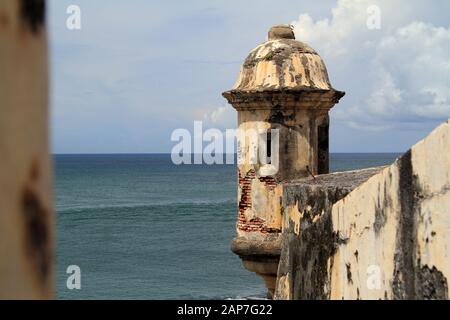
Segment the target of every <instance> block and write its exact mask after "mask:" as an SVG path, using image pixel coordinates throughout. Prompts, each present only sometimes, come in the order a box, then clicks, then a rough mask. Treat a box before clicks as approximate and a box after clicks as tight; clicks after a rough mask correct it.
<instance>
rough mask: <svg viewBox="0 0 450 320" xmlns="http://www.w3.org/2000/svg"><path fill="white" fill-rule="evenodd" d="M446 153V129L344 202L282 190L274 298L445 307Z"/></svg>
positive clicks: (449, 201)
mask: <svg viewBox="0 0 450 320" xmlns="http://www.w3.org/2000/svg"><path fill="white" fill-rule="evenodd" d="M449 149H450V122H449V121H447V122H446V123H445V124H443V125H441V126H439V127H438V128H437V129H436V130H434V131H433V132H432V133H431V134H430V135H429V136H428V137H427V138H425V139H424V140H422V141H421V142H419V143H418V144H416V145H415V146H414V147H412V149H411V150H410V151H409V152H407V153H406V154H405V155H403V156H402V157H401V158H399V159H398V160H397V161H396V162H395V163H394V164H393V165H392V166H390V167H387V168H385V169H383V170H382V171H381V172H380V173H378V174H375V175H373V176H372V177H371V178H369V179H368V180H367V181H366V182H364V183H362V184H361V185H360V186H358V187H357V188H356V189H355V190H353V191H352V192H350V193H349V194H348V195H346V196H345V195H344V194H342V193H339V192H337V190H335V189H333V187H332V188H331V190H330V186H329V185H326V183H325V184H324V186H323V187H317V183H312V187H311V188H312V189H310V187H309V186H308V185H307V184H306V183H302V187H297V188H298V189H295V188H294V186H295V184H293V186H292V187H291V190H290V192H289V189H288V187H287V186H286V187H285V188H286V189H285V193H286V196H285V199H284V202H286V205H287V209H285V210H286V211H287V213H286V215H285V217H284V219H283V235H282V237H283V241H284V242H283V245H282V254H281V261H280V266H279V273H278V281H277V289H276V295H275V297H276V298H278V299H448V279H449V276H450V251H449V247H450V232H449V230H450V212H449V210H450V152H449ZM341 196H343V198H342V199H341V200H339V198H340V197H341ZM335 200H339V201H337V202H336V203H335V204H334V205H332V202H333V201H335ZM292 203H295V204H296V206H293V207H292V206H289V204H292ZM330 205H332V206H331V208H330ZM296 208H298V209H299V210H297V209H296ZM305 208H306V209H307V210H306V212H305V211H304V210H305ZM308 209H309V210H308Z"/></svg>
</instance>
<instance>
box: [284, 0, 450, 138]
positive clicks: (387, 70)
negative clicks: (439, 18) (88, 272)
mask: <svg viewBox="0 0 450 320" xmlns="http://www.w3.org/2000/svg"><path fill="white" fill-rule="evenodd" d="M373 4H375V5H377V6H379V8H380V10H381V29H380V30H369V29H368V28H367V26H366V21H367V19H368V17H369V15H368V13H367V8H368V7H369V6H371V5H373ZM414 6H416V8H414ZM423 6H424V3H423V1H419V2H418V3H412V2H407V3H406V2H402V4H401V3H399V2H397V1H387V0H383V1H369V0H339V1H338V3H337V5H336V7H335V8H334V9H332V14H331V18H330V19H321V20H316V21H314V20H313V18H311V16H309V15H308V14H302V15H300V17H299V19H298V20H297V21H295V22H293V25H294V28H295V32H296V35H297V38H298V39H299V40H301V41H305V42H307V43H309V44H310V45H311V46H312V47H314V48H315V49H316V50H317V51H318V52H319V53H320V54H321V55H322V57H323V58H324V60H325V63H326V64H327V65H328V67H329V70H330V77H331V79H332V80H333V82H334V85H335V87H336V88H337V89H341V90H345V91H346V92H347V96H346V97H345V98H344V99H343V100H342V103H341V104H340V105H338V106H337V107H336V110H335V111H334V112H333V116H334V117H335V119H336V120H339V121H343V122H345V123H346V124H347V125H348V126H350V127H352V128H358V129H367V130H379V129H384V128H388V127H394V126H395V127H398V126H399V125H401V124H407V123H420V122H422V123H423V122H429V121H436V122H438V121H442V120H444V119H446V118H448V117H450V76H449V75H450V72H449V71H450V69H449V64H450V28H449V27H448V26H444V27H443V26H436V25H434V24H432V23H429V22H424V21H419V20H418V12H420V10H421V8H423ZM447 6H448V5H447ZM403 7H404V8H407V9H405V10H401V8H403ZM442 10H445V11H448V10H446V9H444V8H442Z"/></svg>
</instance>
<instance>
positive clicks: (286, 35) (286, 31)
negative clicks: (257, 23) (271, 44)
mask: <svg viewBox="0 0 450 320" xmlns="http://www.w3.org/2000/svg"><path fill="white" fill-rule="evenodd" d="M277 39H291V40H295V34H294V30H293V28H292V26H290V25H287V24H278V25H275V26H273V27H272V28H270V30H269V41H270V40H277Z"/></svg>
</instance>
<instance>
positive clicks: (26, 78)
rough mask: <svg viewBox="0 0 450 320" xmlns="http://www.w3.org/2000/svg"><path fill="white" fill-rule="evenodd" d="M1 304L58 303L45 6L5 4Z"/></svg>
mask: <svg viewBox="0 0 450 320" xmlns="http://www.w3.org/2000/svg"><path fill="white" fill-rule="evenodd" d="M0 70H1V71H0V154H1V156H2V159H1V164H0V299H42V298H51V297H52V296H53V209H52V186H51V164H50V159H49V146H48V94H47V92H48V88H47V86H48V81H47V73H48V71H47V35H46V30H45V1H43V0H20V1H19V0H18V1H0Z"/></svg>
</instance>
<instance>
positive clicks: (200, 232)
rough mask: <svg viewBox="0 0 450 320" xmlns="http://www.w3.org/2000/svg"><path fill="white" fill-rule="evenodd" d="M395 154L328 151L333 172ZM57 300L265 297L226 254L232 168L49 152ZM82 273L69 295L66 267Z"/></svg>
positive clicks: (232, 207)
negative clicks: (52, 174)
mask: <svg viewBox="0 0 450 320" xmlns="http://www.w3.org/2000/svg"><path fill="white" fill-rule="evenodd" d="M397 156H398V154H332V155H331V159H330V165H331V170H332V171H343V170H351V169H359V168H366V167H372V166H379V165H385V164H390V163H392V162H393V161H394V160H395V158H396V157H397ZM55 167H56V172H55V179H56V181H55V197H56V211H57V212H56V215H57V228H58V234H57V237H58V238H57V257H56V260H57V290H58V294H57V296H58V298H60V299H225V298H240V297H242V298H248V297H264V296H265V290H264V286H263V282H262V281H261V280H260V279H259V278H257V277H256V276H255V275H253V274H251V273H250V272H247V271H245V269H244V268H243V266H242V264H241V262H240V260H239V258H238V257H236V256H234V255H233V254H232V253H231V252H230V242H231V239H232V238H233V237H234V234H235V231H234V226H235V222H236V167H235V166H233V165H214V166H207V165H185V166H175V165H173V164H172V162H171V160H170V155H56V156H55ZM69 265H78V266H79V267H80V268H81V273H82V277H81V283H82V288H81V290H74V291H71V290H68V289H67V287H66V280H67V277H68V275H67V274H66V268H67V267H68V266H69Z"/></svg>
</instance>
